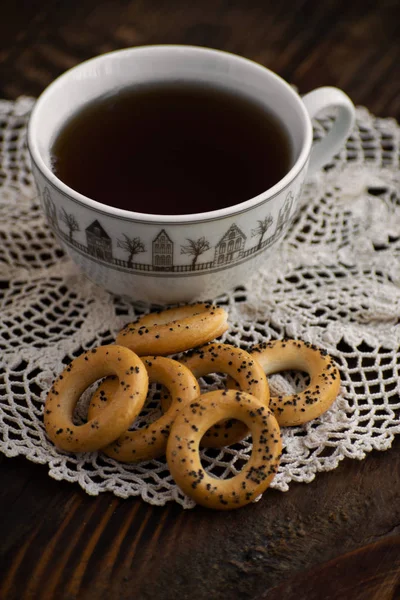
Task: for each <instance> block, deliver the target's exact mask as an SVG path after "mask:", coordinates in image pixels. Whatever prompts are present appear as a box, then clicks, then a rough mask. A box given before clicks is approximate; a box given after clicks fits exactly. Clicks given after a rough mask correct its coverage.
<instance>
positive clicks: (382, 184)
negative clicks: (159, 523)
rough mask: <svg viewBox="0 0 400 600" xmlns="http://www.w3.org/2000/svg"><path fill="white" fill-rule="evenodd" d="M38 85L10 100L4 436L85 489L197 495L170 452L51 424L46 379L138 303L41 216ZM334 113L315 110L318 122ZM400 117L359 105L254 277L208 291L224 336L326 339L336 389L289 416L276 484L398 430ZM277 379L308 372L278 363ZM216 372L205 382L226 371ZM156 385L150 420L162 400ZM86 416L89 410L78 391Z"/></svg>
mask: <svg viewBox="0 0 400 600" xmlns="http://www.w3.org/2000/svg"><path fill="white" fill-rule="evenodd" d="M32 104H33V101H32V100H30V99H26V98H21V99H19V100H18V101H17V102H15V103H13V102H8V101H3V102H0V214H1V219H0V237H1V244H0V302H1V321H0V344H1V354H0V364H1V374H0V420H1V426H0V450H1V451H2V452H3V453H4V454H6V455H7V456H17V455H24V456H26V457H27V458H28V459H29V460H32V461H34V462H37V463H43V464H47V465H48V469H49V474H50V476H51V477H54V478H55V479H63V480H68V481H71V482H72V481H77V482H79V484H80V485H81V487H82V488H83V489H84V490H85V491H86V492H87V493H89V494H94V495H95V494H98V493H99V492H102V491H106V490H107V491H111V492H113V493H114V494H116V495H117V496H121V497H124V498H125V497H128V496H138V495H140V496H141V497H142V498H143V499H144V500H145V501H147V502H150V503H151V504H158V505H163V504H165V503H166V502H167V501H169V500H176V501H177V502H179V503H180V504H181V505H182V506H184V507H186V508H188V507H191V506H193V502H192V501H191V500H190V499H189V498H187V497H186V496H184V495H183V494H182V493H181V492H180V490H179V489H178V488H177V487H176V486H175V484H174V482H173V480H172V478H171V476H170V474H169V471H168V468H167V466H166V463H165V462H164V460H160V461H155V460H153V461H151V462H147V463H140V464H137V465H134V464H133V465H125V464H119V463H117V462H115V461H114V460H112V459H109V458H107V457H105V456H103V455H102V454H101V453H90V454H79V455H72V454H67V453H63V452H60V451H57V450H56V449H55V447H54V446H53V445H52V444H51V443H50V442H49V441H48V440H47V438H46V435H45V432H44V429H43V421H42V411H43V403H44V400H45V397H46V393H47V391H48V389H49V387H50V385H51V383H52V381H53V379H54V378H55V377H56V375H57V374H58V373H59V372H60V371H61V370H62V369H63V367H64V366H65V364H66V363H67V362H68V361H70V360H71V359H72V358H73V357H74V356H76V355H78V354H79V353H81V352H82V351H83V349H88V348H91V347H93V346H95V345H99V344H104V343H110V342H112V341H113V340H114V336H115V334H116V332H117V331H118V330H119V329H120V328H121V327H122V325H123V324H125V323H126V322H127V321H129V320H132V319H133V318H134V317H135V316H136V315H137V314H138V313H140V311H141V310H143V309H141V308H138V307H136V308H135V307H133V306H132V305H130V304H128V303H126V302H124V301H122V300H120V299H118V298H115V297H112V296H110V295H109V294H108V293H106V292H103V291H102V290H100V289H99V288H97V287H96V286H95V285H94V284H92V283H91V282H89V281H88V280H87V279H86V278H85V277H84V276H83V275H82V274H81V273H80V272H79V271H78V269H77V268H76V267H74V265H73V264H72V263H71V262H70V261H69V259H67V258H66V257H65V256H64V254H63V252H62V251H61V250H60V248H59V246H58V245H57V242H56V241H55V239H54V238H53V235H52V234H51V232H50V230H49V229H48V227H47V226H46V224H45V222H44V218H43V216H42V212H41V209H40V206H39V203H38V199H37V196H36V190H35V188H34V184H33V180H32V175H31V171H30V166H29V158H28V154H27V150H26V146H25V135H26V124H27V118H28V115H29V112H30V110H31V108H32ZM330 123H331V117H330V116H329V115H328V116H326V117H324V118H321V119H320V120H319V121H318V122H316V124H315V131H316V136H321V135H324V132H325V131H326V130H327V129H328V128H329V126H330ZM399 140H400V128H399V126H398V125H397V124H396V122H394V121H393V120H390V119H376V118H375V117H373V116H372V115H370V114H369V113H368V112H367V111H366V110H365V109H357V124H356V127H355V128H354V132H353V134H352V135H351V137H350V139H349V141H348V143H347V146H346V148H345V149H344V150H343V151H342V152H341V154H340V155H339V156H338V157H336V159H335V160H334V161H333V162H332V164H331V165H329V168H327V169H326V170H325V171H324V172H321V173H320V174H319V175H318V176H317V177H315V178H314V179H313V180H312V181H311V182H310V183H309V184H308V185H307V186H306V189H305V190H304V194H303V197H302V201H301V206H300V208H299V211H298V214H297V218H296V219H295V221H294V222H293V224H292V227H291V229H290V231H289V233H288V234H287V236H286V238H285V240H284V241H283V242H282V244H281V245H280V247H279V249H278V250H277V254H276V260H275V261H274V262H272V263H270V264H268V265H266V266H265V269H264V271H263V272H261V273H258V274H257V275H256V276H255V277H254V278H253V280H252V281H251V282H250V283H249V284H248V286H247V287H246V288H240V289H237V290H235V291H234V292H232V293H229V294H226V295H225V296H223V297H220V298H218V299H214V300H216V301H217V302H219V303H220V304H222V305H224V306H225V307H226V309H227V310H228V312H229V317H230V323H231V328H230V331H229V333H227V334H226V335H225V336H224V338H223V339H224V341H226V342H228V343H232V344H236V345H240V346H241V347H242V348H248V347H249V346H250V345H251V344H253V343H258V342H260V341H262V340H265V339H271V338H277V337H282V336H284V335H286V336H290V337H295V338H301V339H303V340H307V341H310V342H312V343H314V344H317V345H319V346H321V347H323V348H326V350H328V352H329V353H330V354H332V355H333V356H334V358H335V359H336V361H337V363H338V365H339V367H340V370H341V377H342V389H341V393H340V395H339V397H338V399H337V400H336V402H335V403H334V405H333V407H332V408H331V410H329V411H328V412H327V413H326V414H325V415H323V416H322V417H321V418H319V419H316V420H315V421H313V422H311V423H309V424H307V425H305V426H303V427H294V428H287V429H285V430H284V431H283V443H284V454H283V457H282V462H281V465H280V468H279V472H278V474H277V476H276V478H275V479H274V481H273V483H272V487H274V488H276V489H279V490H282V491H285V490H287V489H288V486H289V484H290V482H291V481H298V482H310V481H311V480H312V479H313V478H314V477H315V475H316V473H317V472H318V471H329V470H331V469H334V468H336V467H337V466H338V464H339V462H340V461H341V460H342V459H343V458H345V457H350V458H357V459H362V458H364V457H365V456H366V453H367V452H370V451H371V450H373V449H377V450H386V449H388V448H389V447H390V445H391V443H392V440H393V437H394V435H395V434H396V433H400V397H399V394H400V324H399V317H400V191H399V179H400V176H399V145H400V144H399ZM270 381H271V386H272V387H273V388H274V390H275V391H276V390H280V391H281V393H287V392H289V391H293V389H299V387H301V385H303V384H304V377H303V376H302V375H299V374H289V375H285V376H284V377H283V376H280V375H275V376H274V377H273V378H271V380H270ZM218 382H219V377H218V376H215V377H211V378H210V377H208V378H207V381H205V382H204V386H205V387H208V388H210V387H211V388H212V387H214V386H216V385H218ZM157 406H158V405H157V389H154V399H153V400H152V402H151V403H150V407H149V408H148V409H147V410H146V411H145V412H144V413H143V415H142V419H141V421H143V420H144V419H146V418H148V415H149V414H151V415H152V417H150V418H154V416H155V415H156V414H157V410H158V408H157ZM80 408H81V409H80V412H79V414H78V417H77V418H78V419H83V418H84V399H83V400H82V403H81V407H80ZM250 450H251V446H250V443H249V441H244V442H242V443H240V444H236V445H235V446H234V447H231V448H228V449H224V450H206V451H204V452H203V464H204V465H205V466H206V468H207V469H208V470H209V471H210V472H211V473H212V474H214V475H216V476H229V475H232V474H234V473H236V472H237V470H238V469H240V467H241V465H243V462H244V461H246V460H247V459H248V456H249V453H250Z"/></svg>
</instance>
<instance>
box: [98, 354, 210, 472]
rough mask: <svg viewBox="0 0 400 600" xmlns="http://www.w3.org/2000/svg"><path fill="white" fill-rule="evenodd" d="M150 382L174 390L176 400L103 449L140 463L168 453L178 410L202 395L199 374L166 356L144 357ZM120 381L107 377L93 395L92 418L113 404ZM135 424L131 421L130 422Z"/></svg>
mask: <svg viewBox="0 0 400 600" xmlns="http://www.w3.org/2000/svg"><path fill="white" fill-rule="evenodd" d="M142 361H143V363H144V365H145V367H146V369H147V374H148V377H149V382H150V383H155V382H157V383H162V384H163V385H164V386H165V387H166V388H167V389H168V391H169V392H170V394H171V398H172V402H171V405H170V407H169V409H168V410H167V412H166V413H165V414H163V415H162V417H160V418H159V419H157V421H154V422H153V423H150V424H149V425H146V426H145V427H142V428H141V429H137V430H136V431H125V432H124V433H123V434H122V435H121V436H120V437H119V438H118V439H117V440H116V441H114V442H113V443H112V444H110V445H109V446H107V447H106V448H102V452H104V453H105V454H107V456H110V457H111V458H115V459H116V460H119V461H122V462H138V461H141V460H150V459H152V458H158V457H159V456H163V455H164V454H165V450H166V447H167V439H168V436H169V432H170V428H171V425H172V423H173V420H174V419H175V417H176V415H177V414H178V411H179V410H180V408H181V407H182V406H184V405H185V404H187V403H188V402H191V401H193V400H194V399H195V398H197V397H198V396H199V395H200V388H199V385H198V383H197V380H196V378H195V376H194V375H193V374H192V373H191V372H190V371H189V369H187V368H186V367H184V366H183V365H181V364H180V363H179V362H177V361H176V360H172V359H171V358H165V357H163V356H147V357H142ZM117 387H118V381H117V380H114V379H111V378H107V379H106V380H105V381H104V382H102V384H101V385H100V386H99V388H98V389H97V390H96V392H95V394H94V395H93V397H92V400H91V402H90V406H89V412H88V414H89V417H90V418H95V417H97V416H98V415H99V414H101V412H102V411H103V410H105V409H106V407H107V406H108V405H109V403H112V402H113V396H114V394H115V392H116V390H117ZM129 425H131V423H130V424H129Z"/></svg>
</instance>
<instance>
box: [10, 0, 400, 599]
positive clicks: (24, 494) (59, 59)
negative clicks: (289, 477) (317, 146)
mask: <svg viewBox="0 0 400 600" xmlns="http://www.w3.org/2000/svg"><path fill="white" fill-rule="evenodd" d="M399 7H400V4H399V2H398V0H382V1H381V2H378V1H376V2H368V1H363V2H361V1H359V0H326V1H321V0H297V1H296V2H294V1H293V2H291V1H286V2H283V1H281V2H275V1H272V0H264V1H261V0H260V1H259V2H256V1H254V0H248V1H247V2H246V1H244V0H243V1H239V0H214V1H212V0H207V1H204V2H202V1H198V2H192V3H190V2H176V1H169V2H168V1H166V0H165V1H161V0H157V1H156V0H153V1H144V0H142V1H140V0H137V1H133V0H109V1H101V0H80V2H77V1H71V0H69V1H68V2H66V1H65V0H30V1H29V2H28V1H26V2H18V1H16V0H3V2H2V3H1V5H0V8H1V18H0V97H2V98H16V97H17V96H19V95H32V96H37V95H38V94H39V93H40V92H41V91H42V90H43V89H44V88H45V87H46V85H47V84H49V83H50V82H51V81H52V80H53V79H54V78H55V77H56V76H57V75H58V74H60V73H62V72H63V71H64V70H66V69H67V68H69V67H71V66H73V65H74V64H76V63H78V62H80V61H82V60H83V59H85V58H88V57H91V56H94V55H96V54H99V53H102V52H105V51H108V50H113V49H116V48H122V47H127V46H130V45H140V44H149V43H185V44H196V45H203V46H210V47H215V48H221V49H224V50H228V51H232V52H235V53H238V54H242V55H244V56H246V57H248V58H251V59H254V60H256V61H258V62H260V63H261V64H264V65H266V66H268V67H270V68H271V69H273V70H275V71H276V72H278V73H279V74H280V75H282V76H283V77H284V78H285V79H287V80H288V81H290V82H292V83H294V84H296V85H297V86H298V88H299V90H300V92H302V93H305V92H307V91H309V90H311V89H313V88H314V87H317V86H320V85H336V86H339V87H341V88H342V89H344V90H345V91H346V92H347V93H348V94H349V95H350V96H351V97H352V99H353V100H354V102H355V103H356V104H362V105H365V106H367V107H368V108H369V110H370V111H372V112H373V113H375V114H376V115H379V116H383V117H386V116H391V117H395V118H397V119H400V84H399V62H400V60H399V59H400V10H399ZM0 474H1V485H0V573H1V574H0V598H1V599H3V598H4V599H7V600H8V599H14V598H15V599H25V598H39V599H48V598H49V599H50V598H57V599H75V598H78V599H82V600H86V599H88V600H89V599H98V598H112V599H125V598H126V599H127V598H136V599H138V600H142V599H143V600H147V599H154V600H165V599H172V598H174V599H175V598H180V599H185V598H188V599H189V598H190V599H191V600H202V599H206V598H207V599H216V600H218V599H219V598H221V599H222V598H223V599H224V600H236V599H239V598H240V599H242V598H244V599H249V600H250V599H255V598H260V599H261V598H262V599H263V600H275V598H277V599H278V598H280V599H282V600H289V599H290V600H292V599H294V598H296V599H305V600H314V599H315V600H319V599H324V598H331V599H333V598H334V599H338V600H339V599H340V600H347V599H349V600H350V599H352V600H353V599H356V600H358V599H360V600H361V599H362V600H372V599H374V600H389V599H396V598H400V541H399V535H400V502H399V496H400V440H399V439H396V440H395V442H394V443H393V447H392V448H391V449H390V450H389V451H387V452H384V453H377V452H373V453H371V454H370V455H369V456H368V457H367V458H366V459H365V460H364V461H361V462H358V461H350V460H346V461H344V462H343V463H342V464H341V465H340V466H339V467H338V468H337V469H336V470H335V471H333V472H331V473H321V474H320V475H318V477H317V478H316V479H315V480H314V481H313V482H312V483H310V484H308V485H305V484H292V485H291V487H290V491H289V492H287V493H280V492H276V491H273V490H269V491H268V492H267V493H266V494H265V495H264V497H263V498H262V500H261V501H260V502H259V503H257V504H255V505H251V506H247V507H245V508H243V509H241V510H239V511H235V512H231V513H215V512H211V511H207V510H205V509H202V508H196V509H194V510H192V511H183V510H182V509H181V508H180V507H179V506H177V505H175V504H172V503H171V504H169V505H167V506H166V507H164V508H156V507H152V506H150V505H149V504H146V503H144V502H143V501H141V500H139V499H129V500H120V499H118V498H115V497H114V496H112V495H111V494H103V495H101V496H99V497H90V496H88V495H86V494H85V493H84V492H82V491H81V489H80V488H79V486H78V485H75V484H68V483H66V482H57V481H54V480H52V479H50V478H49V477H48V475H47V469H46V467H45V466H39V465H35V464H32V463H30V462H29V461H27V460H25V459H22V458H15V459H6V458H4V457H3V456H1V457H0Z"/></svg>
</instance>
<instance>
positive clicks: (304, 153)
mask: <svg viewBox="0 0 400 600" xmlns="http://www.w3.org/2000/svg"><path fill="white" fill-rule="evenodd" d="M160 50H162V51H166V52H168V51H176V50H185V51H187V52H190V53H199V52H200V53H206V54H210V55H211V54H214V55H224V56H226V55H227V56H228V57H229V58H230V59H231V60H234V61H236V62H237V61H238V62H241V63H242V64H244V65H248V66H249V67H251V68H252V69H254V70H257V71H258V72H259V73H260V74H263V73H265V72H267V73H268V76H269V77H271V78H273V79H275V80H277V81H279V83H280V84H281V85H283V87H284V89H285V90H286V93H287V94H289V95H290V96H291V97H292V99H293V100H294V101H295V102H296V103H297V104H298V106H299V108H300V112H301V113H302V116H303V125H304V139H303V142H302V146H301V150H300V153H299V156H298V158H297V160H296V162H295V163H294V164H293V166H292V167H291V169H290V170H289V171H288V172H287V173H286V175H285V176H284V177H282V179H280V180H279V181H278V182H277V183H276V184H275V185H273V186H272V187H270V188H268V190H265V191H264V192H261V193H260V194H258V195H257V196H253V198H249V199H248V200H245V201H243V202H240V203H238V204H234V205H232V206H228V207H225V208H220V209H216V210H212V211H207V212H199V213H187V214H178V215H161V214H155V213H144V212H136V211H133V210H125V209H122V208H117V207H115V206H110V205H107V204H103V203H102V202H98V201H97V200H93V199H92V198H89V197H88V196H85V195H84V194H81V193H80V192H77V191H76V190H74V189H73V188H71V187H69V186H68V185H66V184H65V183H64V182H63V181H61V179H59V178H58V177H57V176H56V175H55V174H54V173H53V172H52V171H51V169H50V168H49V167H48V166H47V165H46V163H45V162H44V160H43V158H42V156H41V153H40V151H39V147H38V144H37V141H36V139H35V131H36V129H37V128H38V126H39V123H38V116H37V115H38V113H39V111H40V108H41V105H42V103H43V102H44V101H46V100H47V99H48V97H49V96H51V94H52V92H53V90H55V89H57V88H58V87H59V86H60V85H62V84H63V83H64V81H65V80H66V79H68V78H69V77H70V76H71V74H73V72H76V71H78V70H79V69H80V68H82V67H83V66H84V65H87V64H89V63H93V62H99V61H103V60H107V59H108V58H109V57H110V56H112V55H116V54H119V55H122V54H133V53H135V54H136V53H137V54H140V53H142V52H153V51H160ZM27 145H28V150H29V153H30V155H31V159H32V161H33V163H34V164H35V166H36V167H37V168H38V169H39V171H40V172H41V174H42V175H43V176H44V177H45V179H47V181H48V182H49V183H50V184H52V185H53V187H54V188H55V189H57V190H58V191H59V192H61V193H62V194H63V195H64V196H67V197H69V198H72V199H73V200H75V201H76V202H78V203H79V204H81V205H83V206H86V207H87V208H89V209H94V210H96V211H98V212H103V213H105V214H108V215H110V216H114V217H119V218H123V219H128V220H134V221H137V222H147V223H159V222H160V221H162V222H163V223H165V224H167V223H188V222H192V223H193V222H195V221H209V220H214V219H221V218H226V217H231V216H234V215H236V214H238V213H242V212H246V211H248V210H250V209H252V208H254V207H256V206H259V205H262V204H263V203H264V202H267V201H269V200H271V199H272V198H274V197H276V196H277V195H278V194H280V193H281V192H282V191H284V190H285V189H286V188H287V187H288V186H289V185H290V184H291V183H292V182H293V180H294V179H295V178H296V177H297V175H298V174H299V173H300V172H301V171H302V169H303V167H304V165H305V164H306V162H307V160H308V158H309V155H310V151H311V145H312V125H311V121H310V118H309V116H308V113H307V110H306V108H305V106H304V104H303V102H302V101H301V98H300V96H299V95H298V94H297V93H296V92H295V91H294V89H293V88H292V87H291V86H290V85H289V84H288V83H287V82H286V81H285V80H284V79H283V78H282V77H280V76H279V75H277V74H276V73H274V72H273V71H271V70H270V69H268V68H267V67H264V66H263V65H261V64H259V63H257V62H255V61H253V60H251V59H248V58H244V57H242V56H239V55H237V54H234V53H232V52H227V51H225V50H217V49H214V48H208V47H204V46H192V45H185V44H152V45H150V44H149V45H142V46H135V47H131V48H124V49H117V50H113V51H111V52H106V53H104V54H99V55H97V56H94V57H92V58H89V59H88V60H85V61H83V62H80V63H79V64H77V65H75V66H74V67H72V68H70V69H68V70H67V71H65V72H64V73H62V74H61V75H59V76H58V77H57V78H56V79H55V80H54V81H53V82H52V83H50V84H49V85H48V86H47V87H46V88H45V90H44V91H43V92H42V93H41V94H40V96H39V97H38V99H37V100H36V103H35V105H34V108H33V110H32V113H31V115H30V118H29V123H28V131H27Z"/></svg>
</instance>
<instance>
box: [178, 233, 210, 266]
mask: <svg viewBox="0 0 400 600" xmlns="http://www.w3.org/2000/svg"><path fill="white" fill-rule="evenodd" d="M186 241H187V242H189V243H188V244H187V245H184V246H181V254H188V255H189V256H193V259H192V264H191V267H192V269H194V268H195V266H196V263H197V259H198V258H199V256H200V255H201V254H203V253H204V252H207V250H210V248H211V246H210V242H209V241H208V240H206V238H205V237H204V236H202V237H201V238H198V239H197V240H190V239H189V238H186Z"/></svg>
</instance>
